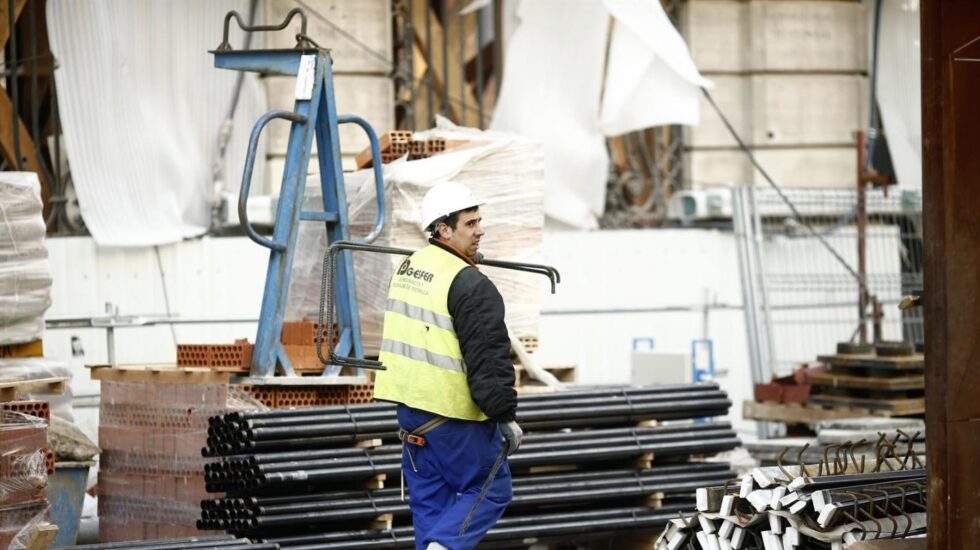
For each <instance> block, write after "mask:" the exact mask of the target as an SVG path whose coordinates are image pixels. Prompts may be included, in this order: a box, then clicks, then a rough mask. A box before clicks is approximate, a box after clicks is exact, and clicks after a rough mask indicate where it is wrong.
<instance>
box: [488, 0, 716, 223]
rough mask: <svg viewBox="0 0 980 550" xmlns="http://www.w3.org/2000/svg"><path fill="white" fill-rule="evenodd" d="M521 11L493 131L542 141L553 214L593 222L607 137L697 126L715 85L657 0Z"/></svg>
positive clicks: (585, 0)
mask: <svg viewBox="0 0 980 550" xmlns="http://www.w3.org/2000/svg"><path fill="white" fill-rule="evenodd" d="M517 17H518V18H519V19H520V23H519V25H518V27H517V29H516V30H515V31H514V34H513V36H512V37H510V39H509V41H508V44H507V53H506V59H505V61H504V78H503V81H502V86H501V90H500V97H499V99H498V101H497V107H496V110H495V111H494V116H493V122H492V123H491V128H492V129H494V130H504V131H511V132H515V133H518V134H522V135H525V136H527V137H530V138H532V139H534V140H538V141H541V142H543V143H544V145H545V179H546V184H547V193H546V195H545V213H546V214H547V215H548V217H550V218H552V219H555V220H558V221H560V222H562V223H565V224H568V225H571V226H574V227H579V228H585V229H594V228H597V227H598V222H597V219H598V217H599V216H601V215H602V212H603V210H604V207H605V196H606V181H607V179H608V169H609V160H608V156H607V152H606V145H605V136H606V135H619V134H622V133H626V132H630V131H633V130H637V129H640V128H649V127H652V126H658V125H663V124H696V123H697V122H698V99H699V94H700V90H699V87H700V86H706V85H709V84H710V83H709V82H708V81H706V80H705V79H703V78H702V77H701V76H700V74H699V73H698V70H697V68H696V67H695V66H694V62H693V61H692V60H691V56H690V53H689V52H688V50H687V47H686V45H685V44H684V41H683V39H682V38H681V36H680V34H679V33H678V32H677V30H676V29H674V27H673V26H672V25H671V24H670V21H669V20H668V19H667V15H666V14H665V13H664V11H663V8H662V7H661V5H660V3H659V2H658V1H656V0H604V1H603V2H595V1H592V0H533V1H530V2H521V3H520V5H519V6H518V8H517ZM610 28H613V31H612V36H611V37H610V35H609V33H610ZM607 44H608V50H609V51H608V55H607V51H606V50H607ZM604 72H605V83H604V84H603V73H604ZM600 98H601V99H602V105H601V107H600Z"/></svg>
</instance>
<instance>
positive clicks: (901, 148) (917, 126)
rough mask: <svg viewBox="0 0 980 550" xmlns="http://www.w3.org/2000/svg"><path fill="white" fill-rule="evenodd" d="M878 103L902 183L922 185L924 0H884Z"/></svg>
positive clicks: (905, 186)
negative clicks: (921, 32)
mask: <svg viewBox="0 0 980 550" xmlns="http://www.w3.org/2000/svg"><path fill="white" fill-rule="evenodd" d="M881 2H882V4H881V31H880V37H879V39H878V40H879V42H878V47H879V53H878V89H877V92H878V106H879V108H880V109H881V120H882V122H883V123H884V126H885V134H886V135H887V136H888V150H889V152H890V153H891V157H892V165H893V166H894V168H895V176H896V179H897V180H898V184H899V186H900V187H901V188H902V189H907V190H916V191H917V190H920V189H922V96H921V91H922V88H921V85H920V66H919V65H920V53H919V0H881Z"/></svg>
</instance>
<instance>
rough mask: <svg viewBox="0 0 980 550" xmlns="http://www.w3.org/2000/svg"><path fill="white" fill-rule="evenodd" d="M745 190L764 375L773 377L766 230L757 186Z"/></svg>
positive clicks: (773, 360) (774, 351)
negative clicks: (756, 284)
mask: <svg viewBox="0 0 980 550" xmlns="http://www.w3.org/2000/svg"><path fill="white" fill-rule="evenodd" d="M745 192H746V193H748V195H749V208H750V212H751V213H752V219H751V220H750V226H751V227H752V228H753V230H752V241H751V243H752V249H753V252H754V253H755V254H754V257H755V265H756V267H757V269H758V278H759V297H760V298H761V300H762V304H761V305H762V316H763V318H762V323H763V324H762V330H760V331H759V336H760V337H761V338H762V344H761V348H760V349H761V350H762V352H763V362H762V365H763V368H764V369H765V370H764V371H763V375H764V376H765V377H766V379H769V378H770V377H772V375H773V373H775V372H776V368H775V367H776V349H775V346H774V343H773V338H772V311H771V310H770V309H769V290H768V289H767V287H768V282H767V281H766V261H765V259H766V256H765V253H764V252H763V246H762V241H763V239H764V238H765V231H764V230H763V227H762V217H761V216H760V215H759V207H758V205H756V202H755V188H754V187H747V188H746V189H745Z"/></svg>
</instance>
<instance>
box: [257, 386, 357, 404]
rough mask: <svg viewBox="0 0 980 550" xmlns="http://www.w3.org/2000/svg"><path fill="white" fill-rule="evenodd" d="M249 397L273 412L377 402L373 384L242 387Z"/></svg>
mask: <svg viewBox="0 0 980 550" xmlns="http://www.w3.org/2000/svg"><path fill="white" fill-rule="evenodd" d="M242 389H244V390H245V391H246V392H248V394H249V395H251V396H252V397H253V398H254V399H256V400H257V401H259V402H261V403H262V404H263V405H265V406H266V407H269V408H270V409H283V408H289V407H324V406H327V405H350V404H353V403H371V402H372V401H374V384H371V383H368V384H349V385H345V384H338V385H335V386H334V385H317V386H313V385H310V386H306V385H289V386H271V385H270V386H242Z"/></svg>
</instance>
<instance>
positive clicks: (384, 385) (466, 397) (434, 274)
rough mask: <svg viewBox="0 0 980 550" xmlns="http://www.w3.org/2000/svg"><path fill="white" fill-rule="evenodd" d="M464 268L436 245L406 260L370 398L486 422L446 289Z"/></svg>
mask: <svg viewBox="0 0 980 550" xmlns="http://www.w3.org/2000/svg"><path fill="white" fill-rule="evenodd" d="M467 265H468V264H467V263H466V262H465V261H463V260H462V259H461V258H459V257H458V256H456V255H455V254H452V253H450V252H448V251H446V250H443V249H442V248H440V247H438V246H435V245H431V244H430V245H428V246H426V247H425V248H423V249H421V250H419V251H418V252H416V253H414V254H412V255H411V256H409V257H408V258H407V259H406V260H405V261H404V262H402V263H401V265H400V266H399V267H398V270H397V271H396V272H395V274H394V275H392V277H391V284H390V286H389V288H388V303H387V305H386V308H385V319H384V333H383V335H382V341H381V354H380V357H379V359H380V360H381V363H382V364H383V365H384V366H385V367H387V370H384V371H378V372H377V374H376V375H375V378H374V397H375V398H376V399H381V400H385V401H394V402H396V403H403V404H405V405H408V406H409V407H412V408H415V409H420V410H423V411H428V412H431V413H434V414H438V415H441V416H445V417H449V418H458V419H461V420H486V419H487V415H486V414H484V413H483V411H482V410H480V407H478V406H477V405H476V403H474V402H473V397H472V396H471V395H470V386H469V382H468V381H467V379H466V365H465V363H463V353H462V351H461V350H460V348H459V338H458V337H457V336H456V330H455V329H454V328H453V319H452V317H451V316H450V314H449V305H448V303H449V287H450V285H452V282H453V279H455V278H456V275H457V274H458V273H459V272H460V270H462V269H463V268H465V267H466V266H467Z"/></svg>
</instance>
